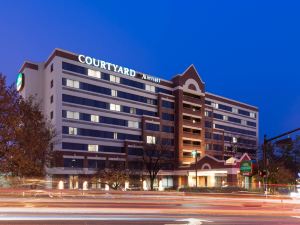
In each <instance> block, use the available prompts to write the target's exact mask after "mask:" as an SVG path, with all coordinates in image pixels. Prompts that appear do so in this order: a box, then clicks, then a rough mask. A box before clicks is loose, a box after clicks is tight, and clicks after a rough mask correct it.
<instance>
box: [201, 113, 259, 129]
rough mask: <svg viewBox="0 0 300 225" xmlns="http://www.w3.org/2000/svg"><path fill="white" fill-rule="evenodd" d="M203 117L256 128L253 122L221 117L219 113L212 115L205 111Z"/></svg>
mask: <svg viewBox="0 0 300 225" xmlns="http://www.w3.org/2000/svg"><path fill="white" fill-rule="evenodd" d="M205 116H206V117H212V116H213V117H214V118H215V119H219V120H224V121H229V122H232V123H238V124H242V125H248V126H251V127H256V123H255V122H252V121H246V120H241V119H239V118H235V117H231V116H226V115H222V114H219V113H212V112H210V111H205Z"/></svg>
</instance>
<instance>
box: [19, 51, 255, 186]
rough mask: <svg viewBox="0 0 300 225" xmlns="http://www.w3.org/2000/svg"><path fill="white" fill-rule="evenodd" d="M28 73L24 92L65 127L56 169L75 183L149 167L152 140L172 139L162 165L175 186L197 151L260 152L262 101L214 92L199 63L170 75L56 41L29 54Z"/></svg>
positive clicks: (52, 172)
mask: <svg viewBox="0 0 300 225" xmlns="http://www.w3.org/2000/svg"><path fill="white" fill-rule="evenodd" d="M20 73H21V74H22V76H23V79H24V81H23V86H20V89H19V91H20V93H21V95H22V96H23V97H25V98H26V97H29V96H30V95H33V96H36V98H37V100H38V101H40V102H41V109H42V111H43V113H44V115H45V116H46V117H47V118H49V120H51V123H53V125H54V127H55V128H56V131H57V133H58V137H57V141H56V142H55V143H54V145H53V150H54V152H55V160H54V164H53V165H52V167H51V168H48V173H49V177H50V179H51V178H61V179H66V180H67V183H68V186H69V187H72V188H78V187H80V177H81V176H82V177H86V176H92V174H94V173H95V170H98V169H104V168H106V167H107V166H108V165H111V164H123V165H124V166H125V167H126V168H128V169H133V170H137V171H142V170H143V162H142V155H143V154H144V152H143V146H144V144H145V143H151V144H153V143H154V144H155V143H156V144H158V143H159V144H161V145H167V146H168V152H169V153H168V158H169V159H170V161H169V162H168V163H165V164H164V165H163V166H162V170H161V172H160V173H161V174H165V175H162V177H165V178H163V179H164V180H163V182H166V179H167V181H168V179H170V180H171V181H170V182H169V183H171V184H172V186H178V185H186V183H184V182H183V180H184V178H182V181H181V182H179V181H178V180H180V178H179V177H180V176H185V175H182V174H183V173H184V172H182V171H188V170H189V168H191V167H192V164H193V163H194V162H195V157H194V156H195V155H197V159H201V158H203V157H204V156H210V157H213V158H215V159H216V160H221V161H222V160H223V161H225V160H228V159H229V158H231V157H237V158H241V157H242V156H243V155H244V154H245V153H247V155H248V156H249V157H250V158H251V159H255V158H256V150H257V145H258V116H259V115H258V108H257V107H255V106H251V105H248V104H245V103H242V102H238V101H235V100H231V99H228V98H225V97H222V96H218V95H215V94H212V93H209V92H206V90H205V83H204V82H203V81H202V79H201V77H200V75H199V74H198V72H197V71H196V69H195V67H194V66H193V65H191V66H190V67H188V68H187V69H186V70H185V71H184V72H183V73H182V74H178V75H176V76H174V77H173V78H172V79H171V80H164V79H161V78H157V77H154V76H150V75H148V74H144V73H141V72H137V71H135V70H133V69H130V68H127V67H122V66H119V65H116V64H113V63H109V62H105V61H103V60H99V59H96V58H92V57H90V56H87V55H82V54H75V53H72V52H68V51H65V50H61V49H55V50H54V51H53V53H52V54H51V55H50V57H49V58H48V59H47V60H46V61H45V62H42V63H33V62H28V61H26V62H25V63H24V64H23V66H22V67H21V69H20ZM176 174H177V175H176ZM74 180H75V182H74Z"/></svg>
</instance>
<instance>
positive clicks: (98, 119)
mask: <svg viewBox="0 0 300 225" xmlns="http://www.w3.org/2000/svg"><path fill="white" fill-rule="evenodd" d="M62 117H63V118H67V119H77V120H84V121H91V122H95V123H105V124H112V125H118V126H124V127H130V128H141V123H139V122H137V121H130V120H123V119H116V118H112V117H106V116H99V115H95V114H93V115H91V114H87V113H79V112H72V111H67V110H63V111H62Z"/></svg>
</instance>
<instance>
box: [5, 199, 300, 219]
mask: <svg viewBox="0 0 300 225" xmlns="http://www.w3.org/2000/svg"><path fill="white" fill-rule="evenodd" d="M2 224H5V225H10V224H11V225H15V224H18V225H21V224H22V225H25V224H26V225H29V224H30V225H31V224H55V225H57V224H74V225H79V224H80V225H94V224H165V225H171V224H189V225H199V224H228V225H229V224H230V225H238V224H243V225H246V224H260V225H264V224H272V225H277V224H289V225H297V224H299V225H300V201H299V200H289V199H284V200H281V199H263V198H255V197H253V196H252V197H237V196H235V197H225V196H214V195H209V196H207V195H203V196H202V195H200V196H176V195H174V196H172V195H167V196H166V195H150V196H149V195H142V194H141V195H136V194H132V195H131V194H128V193H126V194H120V195H111V194H103V195H100V196H85V197H82V196H81V197H79V196H73V197H63V198H59V197H53V198H45V197H43V198H12V197H6V198H0V225H2Z"/></svg>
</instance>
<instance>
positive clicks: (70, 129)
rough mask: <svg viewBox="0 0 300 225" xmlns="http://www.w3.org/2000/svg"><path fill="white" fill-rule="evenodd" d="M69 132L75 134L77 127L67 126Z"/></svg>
mask: <svg viewBox="0 0 300 225" xmlns="http://www.w3.org/2000/svg"><path fill="white" fill-rule="evenodd" d="M69 134H71V135H77V128H75V127H69Z"/></svg>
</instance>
